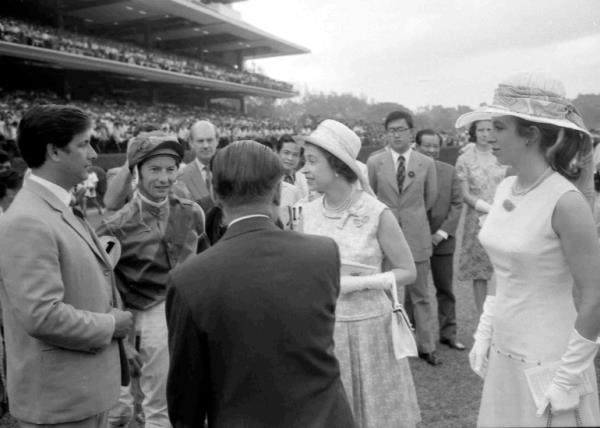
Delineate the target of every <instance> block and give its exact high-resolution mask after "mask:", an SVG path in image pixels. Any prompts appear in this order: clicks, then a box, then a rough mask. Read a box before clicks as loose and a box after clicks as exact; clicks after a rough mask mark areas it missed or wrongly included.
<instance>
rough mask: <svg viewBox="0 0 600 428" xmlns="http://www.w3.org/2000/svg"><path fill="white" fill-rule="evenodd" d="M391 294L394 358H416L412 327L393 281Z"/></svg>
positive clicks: (415, 343)
mask: <svg viewBox="0 0 600 428" xmlns="http://www.w3.org/2000/svg"><path fill="white" fill-rule="evenodd" d="M391 294H392V321H391V323H392V345H393V347H394V356H395V357H396V359H397V360H400V359H402V358H406V357H416V356H417V355H418V351H417V342H416V341H415V337H414V334H413V331H414V329H413V327H412V325H411V324H410V320H409V319H408V315H407V314H406V311H405V310H404V306H403V305H402V304H401V303H400V301H399V300H398V287H397V286H396V282H395V281H394V285H393V286H392V289H391Z"/></svg>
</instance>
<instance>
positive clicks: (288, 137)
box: [275, 134, 297, 153]
mask: <svg viewBox="0 0 600 428" xmlns="http://www.w3.org/2000/svg"><path fill="white" fill-rule="evenodd" d="M284 143H296V141H295V140H294V138H293V137H292V136H291V135H290V134H283V135H282V136H281V137H279V139H278V140H277V144H275V150H276V151H277V153H279V152H280V151H281V148H282V147H283V144H284ZM296 144H297V143H296Z"/></svg>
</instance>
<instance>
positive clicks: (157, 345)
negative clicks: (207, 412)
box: [109, 302, 171, 428]
mask: <svg viewBox="0 0 600 428" xmlns="http://www.w3.org/2000/svg"><path fill="white" fill-rule="evenodd" d="M135 316H136V321H135V324H136V325H135V330H136V332H139V336H140V338H139V339H140V340H139V351H138V352H139V354H140V358H141V360H142V370H141V376H140V378H139V382H140V389H141V391H142V394H143V395H144V399H143V402H142V408H143V411H144V417H145V428H165V427H170V426H171V424H170V423H169V416H168V413H167V372H168V371H169V350H168V346H167V341H168V336H167V321H166V318H165V303H164V302H162V303H160V304H158V305H156V306H153V307H152V308H149V309H146V310H144V311H138V312H136V314H135ZM133 406H134V398H133V395H132V393H131V385H129V386H126V387H122V388H121V396H120V397H119V402H118V403H117V405H116V406H115V407H114V408H113V409H111V411H110V414H109V423H110V426H111V427H125V426H127V424H128V423H129V421H130V420H131V419H132V417H133Z"/></svg>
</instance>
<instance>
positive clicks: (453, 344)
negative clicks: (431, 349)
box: [440, 339, 467, 351]
mask: <svg viewBox="0 0 600 428" xmlns="http://www.w3.org/2000/svg"><path fill="white" fill-rule="evenodd" d="M440 343H442V344H444V345H446V346H448V347H449V348H452V349H456V350H457V351H464V350H465V349H467V347H466V346H465V345H464V344H462V343H461V342H459V341H458V340H456V339H440Z"/></svg>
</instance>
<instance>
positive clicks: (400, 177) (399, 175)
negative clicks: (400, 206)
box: [396, 155, 406, 193]
mask: <svg viewBox="0 0 600 428" xmlns="http://www.w3.org/2000/svg"><path fill="white" fill-rule="evenodd" d="M404 162H405V159H404V156H402V155H401V156H400V157H398V169H397V170H396V181H397V182H398V192H399V193H402V186H403V185H404V177H405V175H406V166H405V165H404Z"/></svg>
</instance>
